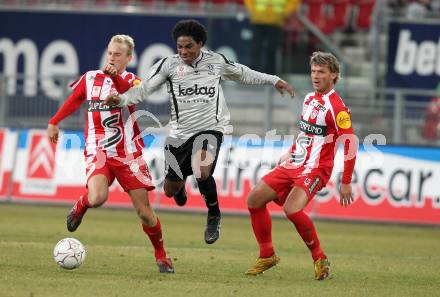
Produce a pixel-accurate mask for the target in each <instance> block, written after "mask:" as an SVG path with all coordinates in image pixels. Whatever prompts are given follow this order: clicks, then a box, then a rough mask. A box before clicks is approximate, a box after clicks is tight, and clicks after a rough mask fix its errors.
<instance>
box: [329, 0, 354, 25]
mask: <svg viewBox="0 0 440 297" xmlns="http://www.w3.org/2000/svg"><path fill="white" fill-rule="evenodd" d="M332 5H333V17H334V26H335V29H341V28H345V27H347V26H348V21H349V12H350V9H351V3H350V0H333V3H332Z"/></svg>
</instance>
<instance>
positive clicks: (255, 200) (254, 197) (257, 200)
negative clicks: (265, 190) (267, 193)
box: [247, 188, 264, 208]
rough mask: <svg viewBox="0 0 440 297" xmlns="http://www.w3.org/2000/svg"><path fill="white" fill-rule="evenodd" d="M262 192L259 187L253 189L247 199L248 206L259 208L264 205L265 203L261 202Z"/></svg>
mask: <svg viewBox="0 0 440 297" xmlns="http://www.w3.org/2000/svg"><path fill="white" fill-rule="evenodd" d="M261 194H262V193H261V191H260V190H258V188H254V189H252V191H251V192H250V193H249V196H248V199H247V206H248V208H259V207H262V206H263V205H264V203H263V204H262V203H261V200H262V199H261Z"/></svg>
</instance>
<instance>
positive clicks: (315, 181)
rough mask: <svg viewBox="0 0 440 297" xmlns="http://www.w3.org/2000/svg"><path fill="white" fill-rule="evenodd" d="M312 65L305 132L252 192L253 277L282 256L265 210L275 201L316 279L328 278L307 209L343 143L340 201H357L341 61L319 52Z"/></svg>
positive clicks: (353, 145)
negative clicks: (256, 250)
mask: <svg viewBox="0 0 440 297" xmlns="http://www.w3.org/2000/svg"><path fill="white" fill-rule="evenodd" d="M310 67H311V79H312V84H313V88H314V90H315V91H314V92H313V93H310V94H307V95H306V98H305V100H304V104H303V109H302V113H301V121H300V131H301V132H300V133H299V135H298V137H297V139H296V142H295V143H294V144H293V146H292V148H291V149H290V150H289V151H288V152H287V153H286V154H284V155H283V156H282V157H281V158H280V161H279V163H278V165H277V167H275V168H274V169H273V170H272V171H270V172H269V173H268V174H267V175H265V176H264V177H263V178H262V180H261V181H260V182H259V183H258V184H257V185H256V186H255V188H254V189H253V190H252V191H251V192H250V193H249V197H248V208H249V212H250V215H251V222H252V228H253V231H254V234H255V237H256V239H257V242H258V245H259V247H260V256H259V258H258V259H257V261H256V263H255V264H254V265H253V266H252V267H251V268H250V269H249V270H248V271H246V274H248V275H257V274H260V273H262V272H264V271H265V270H267V269H269V268H271V267H273V266H275V265H276V264H277V263H278V262H279V260H280V259H279V257H278V256H277V255H276V254H275V250H274V247H273V244H272V221H271V218H270V214H269V212H268V210H267V208H266V204H267V203H269V202H271V201H274V202H275V203H277V204H279V205H281V206H283V208H284V212H285V213H286V216H287V218H288V219H289V220H290V221H291V222H292V223H293V224H294V225H295V227H296V230H297V231H298V233H299V235H300V236H301V238H302V239H303V241H304V242H305V244H306V245H307V247H308V248H309V250H310V252H311V254H312V258H313V262H314V266H315V279H317V280H323V279H325V278H327V277H328V276H329V272H330V271H329V270H330V263H329V261H328V259H327V256H326V254H325V253H324V251H323V249H322V248H321V245H320V242H319V239H318V236H317V234H316V230H315V226H314V224H313V222H312V220H311V219H310V218H309V216H308V215H307V214H306V213H305V212H304V211H303V209H304V208H305V207H306V206H307V204H308V203H309V202H310V201H311V200H312V199H313V197H314V196H315V194H316V193H317V192H318V191H319V190H320V189H322V188H323V187H324V186H325V185H326V184H327V182H328V180H329V179H330V176H331V173H332V170H333V162H334V158H335V152H336V149H337V147H338V144H339V143H343V144H344V173H343V176H342V183H341V187H340V203H341V205H342V206H348V205H349V204H351V203H352V202H353V196H352V188H351V178H352V174H353V169H354V165H355V160H356V152H357V139H356V136H355V135H354V132H353V127H352V124H351V118H350V111H349V110H348V108H347V107H346V106H345V104H344V102H343V101H342V99H341V97H339V95H338V94H337V93H336V91H335V90H334V89H333V88H334V86H335V84H336V83H337V81H338V79H339V62H338V60H337V59H336V57H335V56H333V55H332V54H330V53H323V52H315V53H313V55H312V57H311V59H310Z"/></svg>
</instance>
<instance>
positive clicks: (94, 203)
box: [88, 194, 108, 207]
mask: <svg viewBox="0 0 440 297" xmlns="http://www.w3.org/2000/svg"><path fill="white" fill-rule="evenodd" d="M107 197H108V195H107V194H97V195H90V194H89V195H88V198H89V203H90V206H91V207H99V206H101V205H103V204H104V203H105V201H107Z"/></svg>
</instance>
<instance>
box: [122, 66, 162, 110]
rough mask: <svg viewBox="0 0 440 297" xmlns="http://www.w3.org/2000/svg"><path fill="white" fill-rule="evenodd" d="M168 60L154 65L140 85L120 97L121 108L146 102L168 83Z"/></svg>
mask: <svg viewBox="0 0 440 297" xmlns="http://www.w3.org/2000/svg"><path fill="white" fill-rule="evenodd" d="M166 60H167V58H164V59H162V60H160V61H159V62H157V63H156V64H154V65H153V67H152V68H151V70H150V72H149V74H148V76H147V78H146V79H144V80H142V82H141V83H140V84H139V85H137V86H134V87H132V88H130V89H129V90H128V91H127V92H125V93H124V94H123V95H120V98H121V103H120V104H119V106H120V107H122V106H127V105H131V104H137V103H140V102H142V101H144V100H146V99H147V98H148V96H149V95H151V94H152V93H153V92H154V91H157V90H158V89H159V88H160V86H161V85H162V84H163V83H165V82H166V80H167V77H168V72H167V68H168V67H167V64H166V63H165V62H166Z"/></svg>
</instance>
